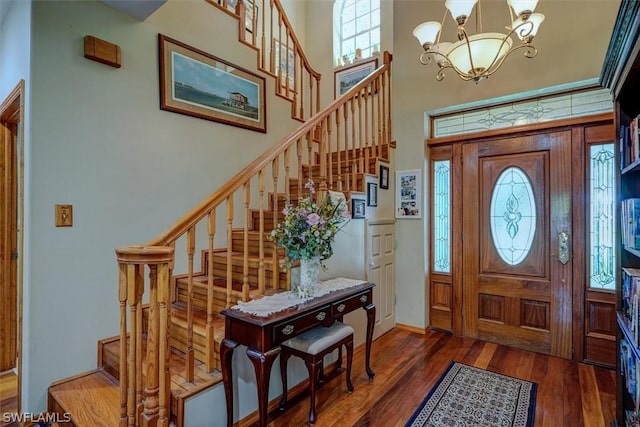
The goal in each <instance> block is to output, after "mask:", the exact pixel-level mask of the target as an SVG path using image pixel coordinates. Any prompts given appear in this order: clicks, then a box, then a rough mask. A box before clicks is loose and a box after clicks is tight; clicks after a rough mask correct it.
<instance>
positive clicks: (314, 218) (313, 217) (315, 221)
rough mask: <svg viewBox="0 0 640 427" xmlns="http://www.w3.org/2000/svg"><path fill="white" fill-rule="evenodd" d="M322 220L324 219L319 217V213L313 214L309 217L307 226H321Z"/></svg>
mask: <svg viewBox="0 0 640 427" xmlns="http://www.w3.org/2000/svg"><path fill="white" fill-rule="evenodd" d="M321 219H322V218H320V215H318V214H317V213H311V214H309V216H308V217H307V224H309V225H316V224H319V223H320V220H321Z"/></svg>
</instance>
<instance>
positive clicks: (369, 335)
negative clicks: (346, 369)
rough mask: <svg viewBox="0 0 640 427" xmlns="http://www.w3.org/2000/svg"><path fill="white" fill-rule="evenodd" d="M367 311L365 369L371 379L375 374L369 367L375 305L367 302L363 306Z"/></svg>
mask: <svg viewBox="0 0 640 427" xmlns="http://www.w3.org/2000/svg"><path fill="white" fill-rule="evenodd" d="M364 309H365V310H366V312H367V339H366V347H365V359H364V360H365V365H364V366H365V369H366V371H367V375H369V381H371V380H373V376H374V375H375V374H376V373H375V372H374V371H373V370H372V369H371V342H372V341H373V327H374V325H375V323H376V306H375V305H373V304H369V305H367V306H366V307H365V308H364Z"/></svg>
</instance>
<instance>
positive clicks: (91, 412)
mask: <svg viewBox="0 0 640 427" xmlns="http://www.w3.org/2000/svg"><path fill="white" fill-rule="evenodd" d="M49 394H50V395H51V396H52V397H53V398H54V399H55V400H56V402H57V404H58V405H59V406H60V407H61V408H62V409H64V410H65V411H66V412H69V413H70V414H71V417H72V419H73V423H74V425H75V426H76V427H85V426H86V427H101V426H104V427H113V426H117V425H118V424H119V422H120V387H119V385H118V382H117V381H115V380H114V379H113V378H112V377H111V375H109V374H107V373H105V372H104V371H102V370H95V371H91V372H87V373H85V374H80V375H78V376H75V377H73V378H72V379H69V380H62V381H58V382H56V383H54V384H52V385H51V387H49Z"/></svg>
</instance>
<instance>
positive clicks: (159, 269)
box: [116, 246, 174, 426]
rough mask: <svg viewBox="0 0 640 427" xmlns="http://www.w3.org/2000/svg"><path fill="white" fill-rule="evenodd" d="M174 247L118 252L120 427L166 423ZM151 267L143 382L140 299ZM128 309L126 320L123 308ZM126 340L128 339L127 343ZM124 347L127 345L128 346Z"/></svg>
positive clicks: (140, 248) (167, 420)
mask: <svg viewBox="0 0 640 427" xmlns="http://www.w3.org/2000/svg"><path fill="white" fill-rule="evenodd" d="M173 254H174V251H173V248H171V247H157V246H156V247H153V246H146V247H145V246H129V247H122V248H118V249H116V256H117V260H118V265H119V271H120V274H119V284H118V288H119V300H120V307H121V311H120V375H121V378H120V426H138V425H143V426H150V425H158V426H168V425H169V396H168V395H167V391H168V390H169V383H168V381H169V376H168V374H169V367H168V346H169V341H168V334H167V332H168V330H167V328H168V303H169V263H170V262H171V260H172V258H173ZM145 266H148V267H149V322H148V329H147V353H146V356H145V357H146V364H147V367H148V369H147V371H146V373H145V374H146V375H145V377H144V384H142V374H143V372H142V339H143V338H142V296H143V294H144V290H145V281H144V269H145ZM126 305H128V306H129V322H130V325H131V327H130V328H129V329H128V328H127V314H126V309H125V306H126ZM127 337H128V339H127ZM127 344H128V345H127Z"/></svg>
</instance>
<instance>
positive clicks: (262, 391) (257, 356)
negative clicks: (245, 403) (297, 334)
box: [247, 347, 280, 427]
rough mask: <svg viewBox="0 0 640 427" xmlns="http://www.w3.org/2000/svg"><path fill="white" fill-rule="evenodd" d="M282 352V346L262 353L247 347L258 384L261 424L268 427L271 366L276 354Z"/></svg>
mask: <svg viewBox="0 0 640 427" xmlns="http://www.w3.org/2000/svg"><path fill="white" fill-rule="evenodd" d="M278 354H280V347H276V348H272V349H271V350H269V351H267V352H266V353H261V352H260V351H258V350H255V349H253V348H251V347H248V348H247V356H249V360H251V363H253V369H254V371H255V373H256V384H257V386H258V413H259V414H260V426H262V427H267V423H268V421H269V379H270V378H271V366H273V361H274V360H276V356H278Z"/></svg>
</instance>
